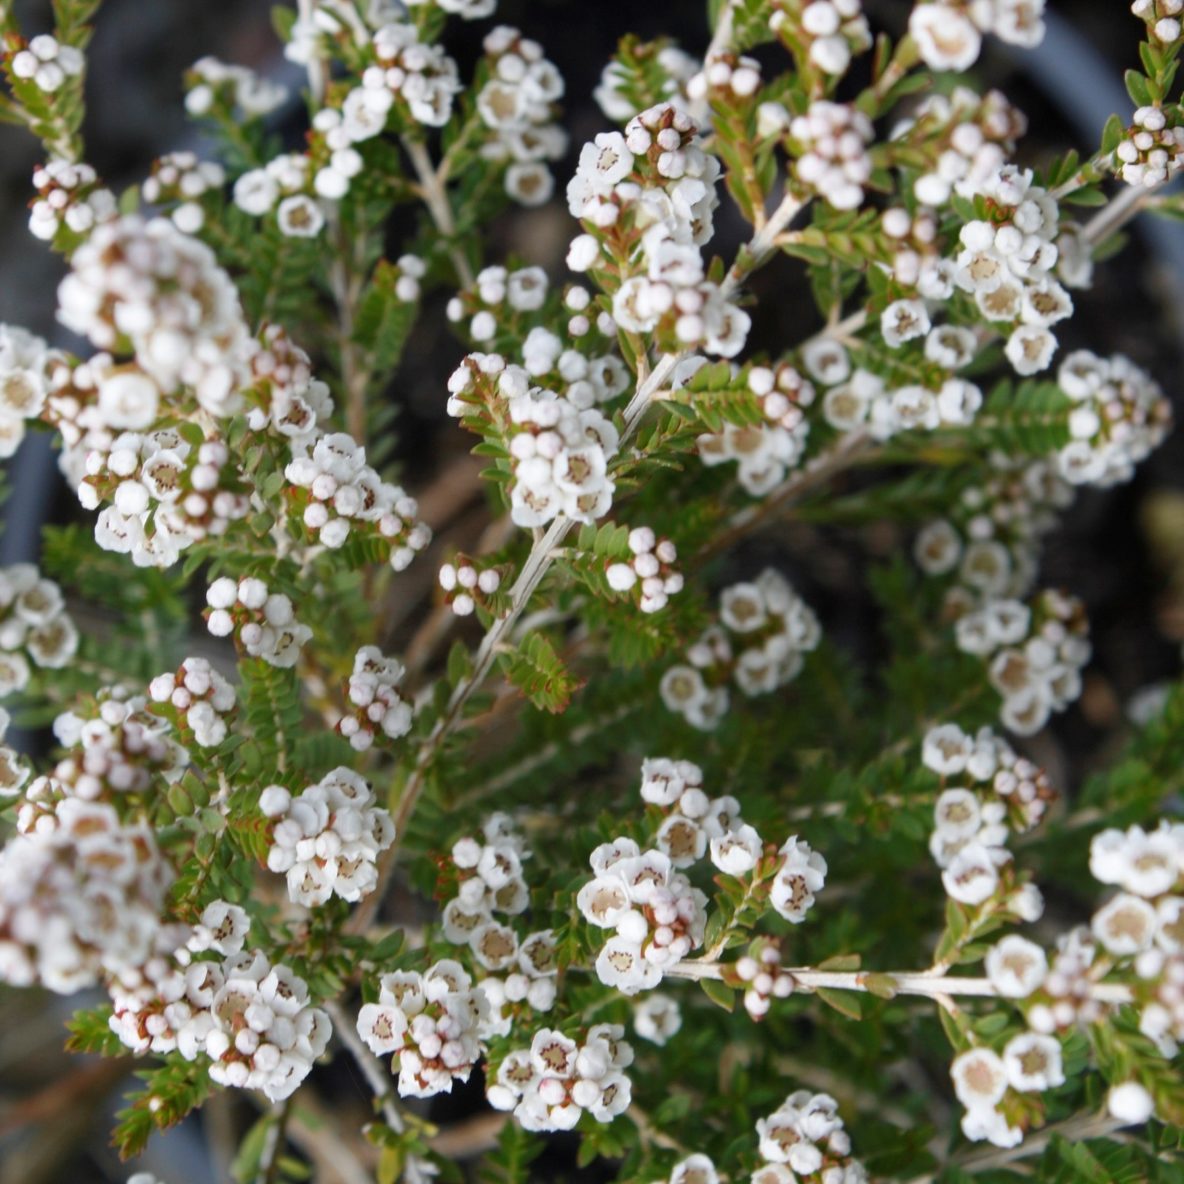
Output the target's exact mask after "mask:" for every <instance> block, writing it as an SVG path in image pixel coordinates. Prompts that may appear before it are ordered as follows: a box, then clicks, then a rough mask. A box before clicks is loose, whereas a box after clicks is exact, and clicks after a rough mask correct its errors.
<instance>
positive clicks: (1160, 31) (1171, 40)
mask: <svg viewBox="0 0 1184 1184" xmlns="http://www.w3.org/2000/svg"><path fill="white" fill-rule="evenodd" d="M1131 12H1132V13H1134V15H1135V16H1137V17H1140V18H1142V20H1143V21H1144V22H1145V23H1146V25H1147V35H1148V37H1149V38H1151V39H1153V40H1155V41H1158V42H1159V43H1160V44H1161V45H1174V44H1175V43H1176V42H1177V41H1179V40H1180V28H1181V14H1184V0H1132V3H1131Z"/></svg>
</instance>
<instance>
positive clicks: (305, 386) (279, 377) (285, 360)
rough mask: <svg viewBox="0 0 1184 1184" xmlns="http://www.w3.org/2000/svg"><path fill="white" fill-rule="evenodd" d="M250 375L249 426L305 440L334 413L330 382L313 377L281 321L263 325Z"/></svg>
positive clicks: (309, 364)
mask: <svg viewBox="0 0 1184 1184" xmlns="http://www.w3.org/2000/svg"><path fill="white" fill-rule="evenodd" d="M408 258H410V256H408ZM400 282H401V281H400ZM251 375H252V382H251V385H250V387H249V389H248V390H247V392H246V394H247V400H248V403H249V404H250V406H249V407H248V410H247V426H248V427H249V428H250V429H251V431H253V432H264V431H268V430H270V431H274V432H276V433H278V434H279V435H281V436H288V437H290V438H292V439H294V440H301V441H303V440H306V439H309V438H312V437H313V435H314V433H315V432H316V431H317V425H318V424H319V423H322V422H324V421H326V420H328V418H329V416H330V415H332V413H333V399H332V396H331V395H330V393H329V386H328V384H327V383H325V382H322V381H321V380H320V379H318V378H314V377H313V374H312V363H311V361H310V360H309V357H308V354H306V353H305V352H304V350H302V349H301V348H300V346H298V345H297V344H296V343H295V342H294V341H293V340H292V339H291V338H290V337H289V336H288V333H287V331H286V330H285V329H284V327H283V326H282V325H275V324H272V325H265V326H264V328H263V330H262V332H261V333H260V335H259V341H258V344H257V348H256V349H255V351H254V352H253V353H252V355H251Z"/></svg>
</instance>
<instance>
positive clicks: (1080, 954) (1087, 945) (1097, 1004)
mask: <svg viewBox="0 0 1184 1184" xmlns="http://www.w3.org/2000/svg"><path fill="white" fill-rule="evenodd" d="M1108 967H1109V963H1108V961H1106V960H1103V959H1099V958H1098V947H1097V942H1096V941H1095V939H1094V936H1093V934H1092V933H1091V932H1090V931H1089V930H1088V929H1086V928H1085V927H1084V926H1082V927H1078V928H1076V929H1072V930H1070V931H1069V932H1068V933H1065V934H1062V935H1061V937H1059V938H1058V939H1057V948H1056V952H1055V953H1054V954H1053V957H1052V962H1051V965H1049V966H1048V970H1047V972H1046V973H1045V975H1044V976H1043V981H1042V982H1041V983H1040V984H1039V985H1038V986H1036V987H1034V988H1033V991H1032V993H1031V994H1030V995H1028V996H1025V997H1024V998H1025V1000H1026V1002H1025V1004H1024V1008H1025V1016H1026V1019H1027V1021H1028V1027H1029V1028H1031V1029H1032V1031H1034V1032H1038V1033H1040V1034H1042V1035H1046V1036H1047V1035H1051V1034H1053V1033H1055V1032H1064V1031H1068V1030H1069V1029H1070V1028H1073V1027H1075V1026H1082V1027H1086V1026H1088V1025H1090V1024H1093V1023H1097V1021H1098V1020H1100V1019H1101V1018H1102V1016H1103V1015H1104V1014H1105V1010H1106V1008H1105V1004H1103V1003H1102V1002H1101V1001H1100V1000H1099V999H1098V998H1097V997H1096V992H1095V985H1096V982H1097V979H1098V978H1100V977H1101V976H1102V975H1103V974H1104V973H1105V972H1106V970H1107V969H1108ZM1005 975H1006V971H1004V970H1001V969H1000V970H997V971H996V977H1003V976H1005ZM1030 976H1031V980H1032V981H1034V980H1035V978H1036V972H1035V970H1033V971H1031V972H1030ZM1015 981H1016V982H1017V986H1016V989H1017V990H1018V989H1019V987H1018V982H1019V981H1020V980H1019V978H1018V976H1017V978H1016V980H1015ZM1025 985H1026V983H1025Z"/></svg>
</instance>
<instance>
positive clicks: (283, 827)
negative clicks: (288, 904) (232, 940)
mask: <svg viewBox="0 0 1184 1184" xmlns="http://www.w3.org/2000/svg"><path fill="white" fill-rule="evenodd" d="M259 808H260V810H262V811H263V813H264V815H265V816H266V817H267V818H270V819H272V821H273V825H272V828H271V849H270V850H269V851H268V853H267V866H268V867H269V868H270V869H271V870H272V871H273V872H279V873H281V874H286V875H287V877H288V896H289V898H290V899H291V900H292V901H294V902H295V903H297V904H303V905H307V906H310V907H311V906H312V905H318V904H324V903H325V901H327V900H328V899H329V897H330V896H339V897H341V899H342V900H348V901H356V900H361V898H362V897H363V896H366V895H368V894H369V893H371V892H373V891H374V888H375V885H377V883H378V869H377V861H378V853H379V852H380V851H385V850H386V849H387V848H388V847H389V846H390V845H391V844H392V843H393V842H394V841H395V826H394V823H393V822H391V816H390V814H388V813H387V811H386V810H383V809H381V808H380V807H378V806H375V805H374V794H373V792H372V791H371V789H370V786H369V784H367V782H366V780H365V779H364V778H363V777H361V776H360V775H359V774H357V773H355V772H353V771H352V770H350V769H347V768H344V767H338V768H336V769H333V770H331V771H330V772H328V773H326V774H325V776H324V777H322V778H321V780H320V781H318V782H317V783H316V784H315V785H310V786H309V787H308V788H307V789H305V790H304V792H303V793H301V794H300V796H299V797H295V798H294V797H292V795H291V794H290V793H289V792H288V791H287V790H286V789H284V788H283V786H280V785H269V786H268V787H267V788H266V789H265V790H264V791H263V793H262V794H261V795H260V798H259Z"/></svg>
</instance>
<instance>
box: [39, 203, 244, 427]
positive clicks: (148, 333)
mask: <svg viewBox="0 0 1184 1184" xmlns="http://www.w3.org/2000/svg"><path fill="white" fill-rule="evenodd" d="M70 263H71V270H70V273H69V275H67V276H66V278H65V279H63V280H62V282H61V284H60V285H59V287H58V319H59V320H60V321H61V322H62V324H63V325H65V326H66V328H67V329H71V330H72V331H73V332H75V333H80V334H82V335H83V336H84V337H88V338H89V339H90V341H91V343H92V344H93V345H94V346H95V347H96V348H98V349H102V350H110V351H112V352H118V351H119V350H120V349H121V348H122V347H123V346H124V345H125V344H130V346H131V349H132V351H133V352H134V354H135V359H136V364H137V365H138V366H139V368H140V370H141V371H142V372H143V373H142V374H139V375H136V374H132V375H129V376H128V377H129V378H133V379H135V380H136V381H137V382H139V383H143V382H144V381H145V379H150V380H151V381H152V382H153V383H155V384H156V386H157V387H158V388H159V390H160V392H161V393H163V394H165V395H168V394H171V393H172V392H173V391H175V390H176V388H177V387H179V386H185V387H187V388H189V389H191V390H192V392H193V395H194V397H195V398H196V399H197V402H198V404H199V405H200V406H201V407H202V408H203V409H204V410H206V411H208V412H209V413H210V414H211V415H214V416H216V417H219V418H221V417H226V416H229V415H233V414H234V413H235V412H236V411H237V410H238V409H239V407H240V406H241V402H242V396H241V395H240V393H239V390H240V388H241V387H242V386H244V385H245V384H246V382H247V381H248V377H249V374H248V366H247V363H248V361H249V359H250V354H251V352H252V349H253V343H252V340H251V338H250V335H249V334H248V332H247V328H246V325H245V323H244V321H243V314H242V309H241V307H240V306H239V301H238V293H237V290H236V288H235V286H234V282H233V281H232V280H231V278H230V276H229V275H227V273H226V272H225V271H224V270H223V269H222V267H221V266H220V265H219V264H218V261H217V259H216V258H215V256H214V253H213V252H212V251H211V250H210V248H209V247H207V246H206V245H205V244H204V243H202V242H199V241H198V240H197V239H195V238H191V237H190V236H188V235H185V234H182V233H181V231H179V230H178V229H177V228H176V227H175V226H174V225H173V223H172V222H170V221H169V220H168V219H166V218H154V219H152V220H151V221H147V222H146V221H145V220H144V219H143V218H140V217H138V216H136V215H126V216H125V217H122V218H119V219H116V220H115V221H112V222H106V223H103V224H102V225H101V226H98V227H96V228H95V230H94V232H93V233H92V234H91V236H90V238H89V239H87V241H86V242H84V243H83V244H82V246H80V247H79V248H78V250H76V251H75V252H74V255H73V257H72V258H71V260H70ZM111 401H112V402H117V401H118V400H116V399H115V398H114V395H113V396H112V399H111ZM113 426H122V427H132V426H136V427H141V428H142V427H146V426H148V425H147V424H146V423H140V424H136V425H132V424H130V423H125V424H114V425H113Z"/></svg>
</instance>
